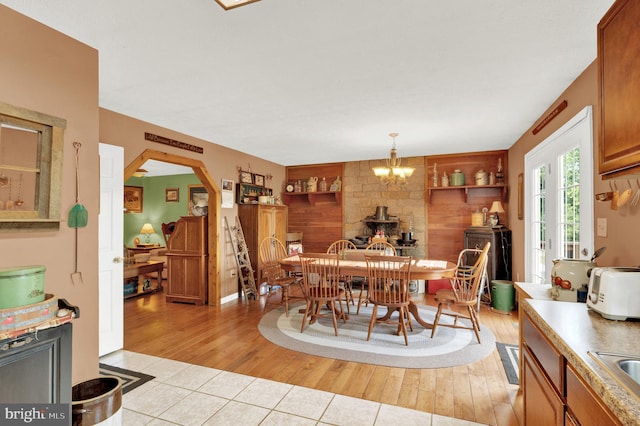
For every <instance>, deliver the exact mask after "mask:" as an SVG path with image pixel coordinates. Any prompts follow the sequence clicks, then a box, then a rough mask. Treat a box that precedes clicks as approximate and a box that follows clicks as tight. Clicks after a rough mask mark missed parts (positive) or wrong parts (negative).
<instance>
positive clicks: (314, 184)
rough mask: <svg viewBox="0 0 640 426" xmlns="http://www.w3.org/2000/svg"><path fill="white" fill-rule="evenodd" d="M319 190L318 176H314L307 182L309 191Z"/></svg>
mask: <svg viewBox="0 0 640 426" xmlns="http://www.w3.org/2000/svg"><path fill="white" fill-rule="evenodd" d="M317 190H318V178H317V177H316V176H312V177H310V178H309V181H308V182H307V192H316V191H317Z"/></svg>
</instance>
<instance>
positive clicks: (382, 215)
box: [376, 206, 389, 220]
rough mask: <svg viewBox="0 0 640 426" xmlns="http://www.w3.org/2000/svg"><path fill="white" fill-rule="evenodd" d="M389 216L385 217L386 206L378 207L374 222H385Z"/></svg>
mask: <svg viewBox="0 0 640 426" xmlns="http://www.w3.org/2000/svg"><path fill="white" fill-rule="evenodd" d="M387 219H389V216H388V215H387V206H378V207H376V220H387Z"/></svg>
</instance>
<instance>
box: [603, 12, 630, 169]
mask: <svg viewBox="0 0 640 426" xmlns="http://www.w3.org/2000/svg"><path fill="white" fill-rule="evenodd" d="M638 22H640V2H638V1H635V0H618V1H616V2H615V3H614V4H613V6H611V8H610V9H609V11H608V12H607V13H606V14H605V15H604V17H603V18H602V20H601V21H600V23H599V24H598V83H599V84H598V91H599V93H598V95H599V98H600V102H599V121H600V127H599V130H600V137H599V140H598V144H599V146H598V148H599V156H598V166H599V168H598V170H599V172H600V173H601V174H623V173H637V172H638V171H640V144H638V134H640V118H639V117H638V113H637V112H638V110H640V71H639V70H640V26H638Z"/></svg>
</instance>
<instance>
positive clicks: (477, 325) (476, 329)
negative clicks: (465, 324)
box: [467, 306, 480, 343]
mask: <svg viewBox="0 0 640 426" xmlns="http://www.w3.org/2000/svg"><path fill="white" fill-rule="evenodd" d="M467 309H468V310H469V319H470V320H471V326H472V327H473V331H474V332H475V333H476V338H477V339H478V343H480V323H479V322H478V317H476V311H475V310H474V309H473V308H472V307H471V306H467Z"/></svg>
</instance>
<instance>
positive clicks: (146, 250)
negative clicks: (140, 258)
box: [127, 246, 164, 256]
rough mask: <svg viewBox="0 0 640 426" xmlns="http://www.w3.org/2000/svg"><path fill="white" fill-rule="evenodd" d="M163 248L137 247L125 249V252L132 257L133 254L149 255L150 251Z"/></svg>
mask: <svg viewBox="0 0 640 426" xmlns="http://www.w3.org/2000/svg"><path fill="white" fill-rule="evenodd" d="M163 248H164V247H162V246H138V247H127V250H128V251H129V252H130V253H131V255H132V256H133V255H134V254H140V253H149V252H150V251H151V250H155V249H163Z"/></svg>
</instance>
